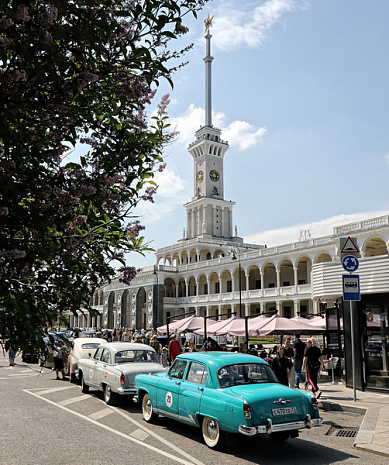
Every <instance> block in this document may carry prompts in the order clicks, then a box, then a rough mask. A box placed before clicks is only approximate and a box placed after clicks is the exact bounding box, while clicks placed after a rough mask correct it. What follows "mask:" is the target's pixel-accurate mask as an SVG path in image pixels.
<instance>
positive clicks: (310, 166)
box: [128, 0, 389, 267]
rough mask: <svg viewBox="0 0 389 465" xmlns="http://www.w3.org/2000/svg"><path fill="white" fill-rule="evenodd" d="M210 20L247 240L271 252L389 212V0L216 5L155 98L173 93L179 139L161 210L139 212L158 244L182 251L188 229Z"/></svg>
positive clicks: (228, 189)
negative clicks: (206, 30) (170, 81)
mask: <svg viewBox="0 0 389 465" xmlns="http://www.w3.org/2000/svg"><path fill="white" fill-rule="evenodd" d="M208 13H209V14H210V15H215V17H214V19H213V27H212V28H211V30H210V32H211V34H212V39H211V54H212V56H213V57H214V60H213V63H212V107H213V124H214V126H216V127H218V128H220V129H221V131H222V136H221V137H222V139H223V140H226V141H228V143H229V146H230V147H229V150H228V151H227V153H226V155H225V157H224V197H225V199H226V200H232V201H234V202H236V205H235V207H234V214H233V215H234V216H233V226H234V227H235V225H236V226H237V228H238V235H239V236H240V237H243V238H244V240H245V242H249V243H255V244H266V245H267V246H268V247H269V246H275V245H282V244H287V243H291V242H297V241H298V240H299V239H300V238H301V237H302V236H304V237H308V236H311V237H321V236H326V235H329V234H332V232H333V227H334V226H337V225H341V224H347V223H350V222H354V221H359V220H363V219H368V218H373V217H376V216H381V215H386V214H389V195H388V194H389V183H388V174H389V131H388V125H389V92H388V86H389V59H388V58H389V28H388V18H389V1H388V0H373V1H371V2H367V1H366V0H326V1H322V0H244V1H242V0H213V1H211V2H209V3H208V4H207V5H206V7H205V9H204V10H203V11H201V12H200V13H199V14H198V19H197V20H195V19H191V18H188V20H187V21H185V22H184V25H186V26H187V27H189V29H190V32H189V33H188V34H187V35H185V36H184V38H183V39H180V42H179V43H177V46H180V45H185V44H186V43H188V42H193V43H194V47H193V49H192V50H191V51H190V52H189V53H187V55H186V60H188V61H189V63H188V65H187V66H186V67H184V68H183V69H181V70H179V71H178V72H177V73H176V74H175V75H174V76H173V80H174V89H173V90H171V89H170V87H168V85H164V84H163V85H161V86H160V89H159V90H158V93H157V97H156V100H157V101H158V100H159V98H160V97H161V96H162V95H163V94H165V93H167V92H169V93H170V98H171V103H170V105H169V107H168V113H169V117H170V122H171V124H172V127H174V128H175V129H176V130H177V131H179V136H178V138H177V140H176V141H175V142H174V143H173V144H171V145H169V146H168V147H167V148H166V150H165V154H164V157H165V162H166V163H167V167H166V169H165V171H164V172H162V173H158V176H157V178H156V180H157V182H158V184H159V189H158V193H157V195H156V196H155V203H154V204H152V203H145V202H144V203H143V204H142V206H141V207H140V208H138V209H137V210H136V212H135V213H136V214H137V215H139V216H140V222H141V224H143V225H144V226H146V230H145V231H143V233H144V235H145V238H146V241H147V242H148V243H149V244H150V246H151V247H153V248H154V249H158V248H161V247H165V246H168V245H174V244H175V243H176V242H177V240H180V239H181V238H182V231H183V228H185V227H186V215H185V208H184V206H183V205H184V204H185V203H187V202H189V201H190V200H191V198H192V195H193V160H192V157H191V155H190V154H189V153H188V151H187V147H188V145H189V144H190V143H191V142H193V141H194V140H195V137H194V133H195V131H196V130H197V129H198V128H199V127H200V126H201V125H204V100H205V97H204V81H205V78H204V75H205V65H204V62H203V57H204V56H205V40H204V38H203V35H204V28H203V21H204V19H205V18H206V17H207V14H208ZM156 103H157V102H156ZM148 111H149V113H152V111H153V108H152V107H151V108H150V109H149V110H148ZM154 263H155V255H154V254H153V253H148V254H147V255H146V258H143V257H141V256H140V255H137V254H130V255H129V256H128V265H133V266H136V267H143V266H148V265H152V264H154Z"/></svg>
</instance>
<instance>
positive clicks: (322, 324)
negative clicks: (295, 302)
mask: <svg viewBox="0 0 389 465" xmlns="http://www.w3.org/2000/svg"><path fill="white" fill-rule="evenodd" d="M291 320H293V321H297V322H299V321H301V322H303V323H308V324H309V325H311V326H313V327H314V328H318V329H327V328H326V319H325V318H323V317H321V316H314V317H313V318H309V319H308V318H304V317H301V316H294V317H293V318H291Z"/></svg>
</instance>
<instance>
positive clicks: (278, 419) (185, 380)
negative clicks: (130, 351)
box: [135, 352, 323, 449]
mask: <svg viewBox="0 0 389 465" xmlns="http://www.w3.org/2000/svg"><path fill="white" fill-rule="evenodd" d="M135 384H136V387H137V395H138V401H139V402H140V404H141V406H142V413H143V418H144V420H145V421H147V422H150V423H152V422H155V421H156V420H157V418H158V415H163V416H166V417H169V418H174V419H176V420H179V421H181V422H184V423H188V424H192V425H196V426H199V427H201V428H202V433H203V438H204V441H205V443H206V444H207V446H208V447H211V448H219V449H220V448H223V446H224V444H225V436H226V433H241V434H244V435H247V436H253V435H256V434H268V435H270V437H271V438H272V439H278V440H285V439H288V438H290V437H297V436H298V432H299V430H300V429H303V428H311V427H312V426H318V425H320V424H321V423H322V421H323V420H322V418H321V417H320V414H319V406H318V403H317V400H316V399H315V398H314V397H313V396H311V395H309V394H308V393H306V392H303V391H300V390H298V389H291V388H289V387H287V386H284V385H282V384H280V383H279V382H278V381H277V379H276V377H275V375H274V374H273V372H272V370H271V368H270V367H269V365H268V364H267V363H266V362H265V361H263V360H261V359H260V358H258V357H255V356H254V355H247V354H239V353H231V352H193V353H185V354H181V355H179V356H178V357H177V358H176V359H175V361H174V363H173V365H172V366H171V367H170V369H169V371H168V372H167V373H155V374H141V375H138V376H136V378H135Z"/></svg>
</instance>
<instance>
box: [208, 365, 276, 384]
mask: <svg viewBox="0 0 389 465" xmlns="http://www.w3.org/2000/svg"><path fill="white" fill-rule="evenodd" d="M217 377H218V380H219V385H220V387H222V388H225V387H230V386H238V385H241V384H257V383H277V379H276V377H275V375H274V373H273V372H272V370H271V368H270V367H269V365H267V364H266V365H265V364H261V363H242V364H237V365H227V366H224V367H223V368H220V369H219V370H218V372H217Z"/></svg>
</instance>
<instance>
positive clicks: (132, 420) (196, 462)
mask: <svg viewBox="0 0 389 465" xmlns="http://www.w3.org/2000/svg"><path fill="white" fill-rule="evenodd" d="M101 402H102V401H101ZM112 408H113V409H114V410H115V411H116V412H117V413H118V414H119V415H121V416H122V417H125V418H127V420H128V421H130V422H131V423H132V424H133V425H135V426H137V427H138V428H140V429H142V430H143V431H145V432H146V433H147V434H149V435H150V436H153V437H154V438H156V439H158V441H161V442H163V443H164V444H166V445H167V446H169V447H170V448H171V449H173V450H175V451H176V452H177V453H179V454H181V455H183V456H184V457H186V458H187V459H188V460H192V461H193V463H195V464H196V465H204V464H203V463H202V462H199V461H198V460H197V459H195V458H194V457H192V456H191V455H189V454H187V453H186V452H185V451H183V450H181V449H180V448H179V447H177V446H175V445H174V444H172V443H171V442H169V441H167V440H166V439H165V438H163V437H162V436H159V434H157V433H154V431H151V430H150V429H149V428H148V427H147V426H144V425H143V424H142V423H139V421H137V420H134V419H133V418H131V417H130V416H129V415H127V414H126V413H125V412H123V411H122V410H119V409H118V408H117V407H112Z"/></svg>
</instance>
